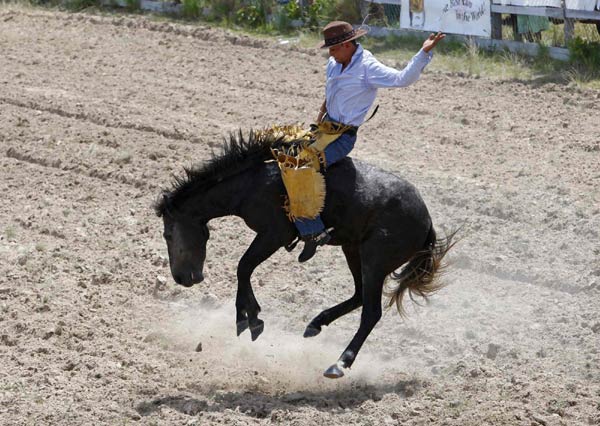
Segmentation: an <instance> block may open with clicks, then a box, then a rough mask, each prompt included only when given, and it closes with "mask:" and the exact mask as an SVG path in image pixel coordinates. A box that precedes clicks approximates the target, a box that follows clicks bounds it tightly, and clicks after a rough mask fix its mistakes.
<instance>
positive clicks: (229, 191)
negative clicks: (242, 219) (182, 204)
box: [189, 173, 249, 220]
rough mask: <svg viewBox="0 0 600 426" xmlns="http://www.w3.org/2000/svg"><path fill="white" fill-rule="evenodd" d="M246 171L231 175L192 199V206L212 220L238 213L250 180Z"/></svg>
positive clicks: (204, 216)
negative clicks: (246, 175) (246, 176)
mask: <svg viewBox="0 0 600 426" xmlns="http://www.w3.org/2000/svg"><path fill="white" fill-rule="evenodd" d="M244 175H245V173H240V174H239V175H236V176H231V177H229V178H227V179H224V180H223V181H221V182H219V183H218V184H216V185H214V186H212V187H211V188H209V189H207V190H206V191H204V192H203V193H202V194H200V195H198V196H197V197H194V199H192V200H190V201H189V202H190V208H191V209H193V210H195V211H197V212H199V215H200V216H202V217H203V218H204V219H207V220H210V219H214V218H218V217H223V216H231V215H238V213H239V211H240V204H241V203H243V200H244V198H245V195H247V192H248V191H249V189H248V182H247V179H246V178H245V176H244Z"/></svg>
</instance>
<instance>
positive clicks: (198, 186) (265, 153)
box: [154, 130, 280, 216]
mask: <svg viewBox="0 0 600 426" xmlns="http://www.w3.org/2000/svg"><path fill="white" fill-rule="evenodd" d="M279 140H280V138H277V137H276V136H274V135H273V134H271V133H266V132H255V131H250V133H249V135H248V138H247V139H245V138H244V135H243V134H242V131H241V130H240V131H239V132H238V133H237V134H235V133H231V134H230V135H229V140H225V142H224V143H223V145H222V148H221V152H220V153H214V152H213V153H212V158H211V159H210V160H209V161H207V162H206V163H204V164H200V165H195V166H192V167H184V174H183V175H182V176H174V177H173V184H172V187H171V189H165V190H163V192H162V196H161V197H160V199H158V200H157V201H156V203H155V204H154V210H155V211H156V214H157V215H158V216H162V215H163V214H164V213H165V211H166V210H167V208H168V207H169V206H175V205H177V203H178V202H180V201H182V200H183V199H185V198H187V196H189V195H190V194H192V193H196V192H198V191H202V190H205V189H207V188H209V187H211V186H213V185H215V184H216V183H218V182H220V181H222V180H223V179H225V178H227V177H230V176H234V175H236V174H238V173H241V172H242V171H244V170H247V169H249V168H251V167H254V166H256V165H257V164H259V163H262V162H264V161H265V160H266V159H268V158H269V156H270V155H271V151H270V148H271V147H272V146H273V145H274V144H276V143H277V142H278V141H279Z"/></svg>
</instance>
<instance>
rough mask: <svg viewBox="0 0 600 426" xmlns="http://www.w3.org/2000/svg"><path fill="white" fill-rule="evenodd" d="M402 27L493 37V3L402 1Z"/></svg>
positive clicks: (476, 0)
mask: <svg viewBox="0 0 600 426" xmlns="http://www.w3.org/2000/svg"><path fill="white" fill-rule="evenodd" d="M400 27H401V28H412V29H414V30H423V31H434V32H435V31H441V32H443V33H451V34H463V35H474V36H481V37H490V34H491V27H492V17H491V13H490V0H402V7H401V9H400Z"/></svg>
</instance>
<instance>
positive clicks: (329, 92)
mask: <svg viewBox="0 0 600 426" xmlns="http://www.w3.org/2000/svg"><path fill="white" fill-rule="evenodd" d="M366 33H367V30H365V29H363V28H359V29H354V28H353V27H352V25H350V24H349V23H347V22H343V21H334V22H331V23H329V24H328V25H327V26H326V27H325V28H324V29H323V36H324V41H323V42H322V43H321V44H320V46H319V47H320V48H322V49H325V48H327V49H329V62H328V63H327V74H326V75H327V81H326V84H325V100H324V101H323V104H322V105H321V108H320V109H319V114H318V116H317V123H321V122H322V121H323V120H327V121H333V122H335V123H340V124H341V125H344V128H347V127H346V126H349V130H346V131H345V132H344V133H342V134H341V136H339V137H338V138H337V139H336V140H335V141H334V142H332V143H331V144H329V145H328V146H327V147H326V148H325V150H324V152H323V153H324V156H325V167H329V166H331V165H332V164H334V163H336V162H337V161H340V160H341V159H343V158H344V157H346V156H347V155H348V154H349V153H350V151H352V148H354V143H355V142H356V132H357V130H358V127H359V126H360V125H361V124H363V122H364V119H365V117H366V115H367V112H368V111H369V109H370V108H371V106H372V105H373V102H374V101H375V97H376V95H377V89H379V88H383V87H407V86H409V85H411V84H413V83H414V82H416V81H417V80H418V79H419V77H420V75H421V72H422V71H423V69H424V68H425V66H426V65H427V64H428V63H429V62H430V61H431V58H432V56H433V54H432V52H431V50H432V49H433V48H434V47H435V45H436V44H437V43H438V42H439V41H440V40H442V39H443V38H444V37H445V34H442V33H437V34H431V35H430V36H429V38H427V40H425V42H424V43H423V47H422V48H421V50H419V52H418V53H417V54H416V55H415V56H414V57H413V58H412V59H411V61H410V62H409V63H408V65H407V66H406V67H405V68H404V69H403V70H402V71H398V70H396V69H394V68H390V67H388V66H385V65H383V64H382V63H381V62H379V61H378V60H377V59H375V57H374V56H373V55H372V54H371V52H369V51H368V50H365V49H363V47H362V46H361V45H360V44H359V43H357V42H356V39H357V38H359V37H361V36H363V35H365V34H366ZM294 223H295V225H296V228H297V229H298V231H299V233H300V238H301V239H302V240H303V241H304V249H303V250H302V253H300V256H299V257H298V261H299V262H306V261H307V260H309V259H310V258H312V257H313V256H314V255H315V253H316V251H317V247H319V246H322V245H324V244H327V243H328V242H329V240H330V239H331V235H330V234H329V231H330V230H327V229H325V225H324V224H323V221H322V220H321V218H320V216H317V217H316V218H315V219H298V220H296V221H295V222H294Z"/></svg>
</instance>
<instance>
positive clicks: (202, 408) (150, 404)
mask: <svg viewBox="0 0 600 426" xmlns="http://www.w3.org/2000/svg"><path fill="white" fill-rule="evenodd" d="M425 386H426V383H424V382H422V381H419V380H407V381H399V382H397V383H395V384H389V385H384V386H370V385H360V386H356V385H353V386H349V387H348V388H346V389H338V390H333V391H321V392H313V391H300V392H292V393H286V394H282V395H269V394H267V393H264V392H251V391H243V392H227V393H223V394H218V395H216V396H215V397H214V398H212V399H208V398H207V399H197V398H194V397H191V396H186V395H177V396H164V397H158V398H154V399H152V400H150V401H144V402H141V403H139V404H138V405H137V406H136V407H135V409H136V411H137V412H138V413H139V414H140V415H142V416H148V415H152V414H153V413H155V412H157V411H159V410H160V409H161V407H163V406H166V407H169V408H171V409H173V410H176V411H179V412H181V413H183V414H187V415H190V416H195V415H197V414H199V413H200V412H221V411H224V410H227V409H228V410H235V411H239V412H241V413H245V414H246V415H248V416H252V417H259V418H263V417H268V416H269V415H270V414H271V413H272V412H273V411H274V410H288V411H293V410H296V409H299V408H301V407H306V406H309V407H313V408H316V409H317V410H320V411H329V412H335V411H339V410H344V409H346V408H354V407H356V406H359V405H361V404H363V403H364V402H365V401H379V400H381V399H382V398H383V396H384V395H386V394H390V393H392V394H397V395H399V396H401V397H403V398H409V397H412V396H413V395H415V394H416V393H417V392H419V390H420V389H421V388H423V387H425Z"/></svg>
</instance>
